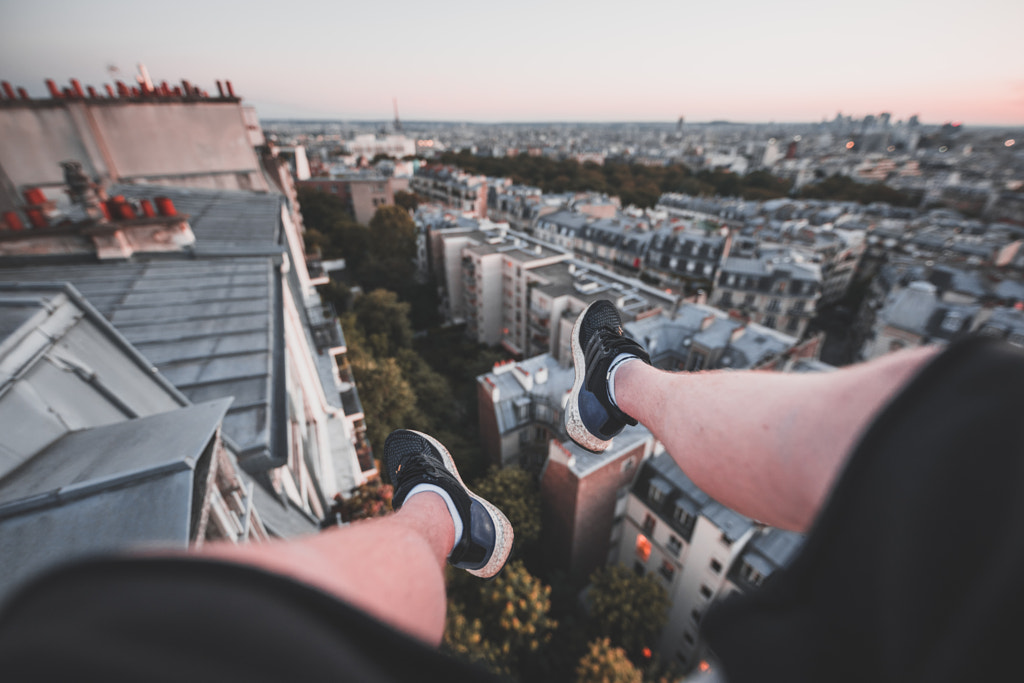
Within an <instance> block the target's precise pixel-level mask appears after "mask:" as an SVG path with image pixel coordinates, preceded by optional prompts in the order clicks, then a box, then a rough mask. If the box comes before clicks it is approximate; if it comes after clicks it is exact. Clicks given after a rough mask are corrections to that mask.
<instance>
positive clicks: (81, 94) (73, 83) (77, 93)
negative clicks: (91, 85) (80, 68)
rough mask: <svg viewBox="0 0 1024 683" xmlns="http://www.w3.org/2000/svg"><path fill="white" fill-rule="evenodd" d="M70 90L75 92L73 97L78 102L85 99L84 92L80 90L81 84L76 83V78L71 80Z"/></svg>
mask: <svg viewBox="0 0 1024 683" xmlns="http://www.w3.org/2000/svg"><path fill="white" fill-rule="evenodd" d="M71 89H72V90H73V91H74V92H75V97H77V98H78V99H80V100H84V99H85V92H84V91H83V90H82V84H81V83H79V82H78V79H77V78H72V79H71Z"/></svg>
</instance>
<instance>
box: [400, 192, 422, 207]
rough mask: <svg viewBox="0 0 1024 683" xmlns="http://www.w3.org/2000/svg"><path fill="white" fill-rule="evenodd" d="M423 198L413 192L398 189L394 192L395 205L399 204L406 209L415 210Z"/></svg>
mask: <svg viewBox="0 0 1024 683" xmlns="http://www.w3.org/2000/svg"><path fill="white" fill-rule="evenodd" d="M422 201H423V199H422V197H420V196H419V195H418V194H416V193H415V192H406V191H405V190H399V191H398V192H396V193H395V206H400V207H402V208H403V209H405V210H406V211H415V210H416V207H418V206H419V205H420V202H422Z"/></svg>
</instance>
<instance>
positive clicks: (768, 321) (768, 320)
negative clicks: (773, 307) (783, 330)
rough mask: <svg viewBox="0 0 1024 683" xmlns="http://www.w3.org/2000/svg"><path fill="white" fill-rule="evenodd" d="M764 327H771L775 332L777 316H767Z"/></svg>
mask: <svg viewBox="0 0 1024 683" xmlns="http://www.w3.org/2000/svg"><path fill="white" fill-rule="evenodd" d="M764 326H765V327H770V328H772V329H773V330H774V329H775V316H774V315H766V316H765V318H764Z"/></svg>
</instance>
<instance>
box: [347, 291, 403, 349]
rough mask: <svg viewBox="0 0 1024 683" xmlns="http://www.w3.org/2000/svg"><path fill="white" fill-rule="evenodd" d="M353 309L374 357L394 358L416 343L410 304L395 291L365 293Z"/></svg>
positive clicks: (357, 300) (356, 301)
mask: <svg viewBox="0 0 1024 683" xmlns="http://www.w3.org/2000/svg"><path fill="white" fill-rule="evenodd" d="M352 310H353V312H354V313H355V314H356V320H357V322H358V325H359V329H360V331H361V332H362V333H363V335H364V336H365V338H366V341H367V343H368V344H369V347H370V351H371V352H372V353H373V355H374V357H376V358H383V357H385V356H391V357H394V356H396V355H398V352H399V350H400V349H408V348H410V347H411V346H412V325H411V324H410V322H409V304H407V303H404V302H402V301H399V300H398V295H397V294H395V293H394V292H392V291H389V290H387V289H375V290H373V291H371V292H369V293H367V294H363V295H362V296H360V297H358V298H357V299H356V300H355V302H354V304H353V306H352Z"/></svg>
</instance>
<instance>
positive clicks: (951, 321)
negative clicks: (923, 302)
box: [942, 311, 964, 333]
mask: <svg viewBox="0 0 1024 683" xmlns="http://www.w3.org/2000/svg"><path fill="white" fill-rule="evenodd" d="M963 320H964V317H963V314H961V313H959V312H957V311H950V312H949V313H947V314H946V317H945V318H943V319H942V329H943V330H945V331H946V332H954V333H955V332H959V331H960V326H961V325H962V324H963Z"/></svg>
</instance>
